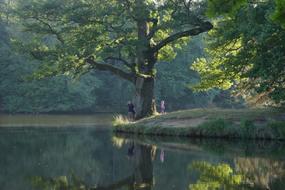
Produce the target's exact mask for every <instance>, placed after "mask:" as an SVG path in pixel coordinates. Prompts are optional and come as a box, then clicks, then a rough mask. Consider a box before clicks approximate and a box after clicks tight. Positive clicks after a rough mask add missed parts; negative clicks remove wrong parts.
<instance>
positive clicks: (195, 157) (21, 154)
mask: <svg viewBox="0 0 285 190" xmlns="http://www.w3.org/2000/svg"><path fill="white" fill-rule="evenodd" d="M0 148H1V154H0V167H1V170H0V185H1V189H3V190H6V189H7V190H8V189H9V190H14V189H15V190H16V189H21V190H26V189H39V190H49V189H52V190H92V189H93V190H107V189H119V190H123V189H126V190H127V189H128V190H129V189H130V190H135V189H144V190H151V189H152V190H170V189H173V190H174V189H181V190H183V189H191V190H214V189H215V190H216V189H217V190H218V189H225V190H235V189H248V190H249V189H260V190H261V189H264V190H265V189H272V190H283V189H284V188H283V187H284V185H285V157H284V155H285V154H284V153H285V145H284V144H283V143H281V142H279V143H273V142H271V141H223V140H214V139H212V140H202V139H195V140H191V139H177V138H154V137H152V138H150V137H143V136H139V137H135V136H126V135H125V136H122V135H116V134H111V133H110V131H105V130H98V129H96V128H91V127H86V128H84V127H79V128H60V129H55V128H44V129H43V128H41V129H36V128H30V129H24V128H23V129H17V130H16V131H15V129H9V128H5V129H0Z"/></svg>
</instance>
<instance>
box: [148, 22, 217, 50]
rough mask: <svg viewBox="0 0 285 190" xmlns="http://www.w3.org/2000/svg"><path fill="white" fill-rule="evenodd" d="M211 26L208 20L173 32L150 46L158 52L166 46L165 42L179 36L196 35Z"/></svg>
mask: <svg viewBox="0 0 285 190" xmlns="http://www.w3.org/2000/svg"><path fill="white" fill-rule="evenodd" d="M212 28H213V25H212V24H211V23H210V22H204V23H202V24H201V25H200V26H197V27H195V28H192V29H190V30H186V31H182V32H178V33H175V34H173V35H171V36H169V37H167V38H165V39H163V40H162V41H160V42H159V43H158V44H157V45H156V46H154V47H153V48H152V52H158V51H159V50H160V49H161V48H163V47H164V46H166V45H167V44H169V43H171V42H174V41H176V40H178V39H180V38H183V37H188V36H196V35H198V34H200V33H203V32H207V31H209V30H211V29H212Z"/></svg>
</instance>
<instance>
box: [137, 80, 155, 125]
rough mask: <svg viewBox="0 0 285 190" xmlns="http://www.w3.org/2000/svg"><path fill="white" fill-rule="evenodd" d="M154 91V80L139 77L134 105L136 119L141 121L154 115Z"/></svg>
mask: <svg viewBox="0 0 285 190" xmlns="http://www.w3.org/2000/svg"><path fill="white" fill-rule="evenodd" d="M153 90H154V78H152V77H151V78H141V77H138V78H137V79H136V83H135V97H134V104H135V109H136V117H135V118H136V119H141V118H143V117H146V116H150V115H152V114H153V113H154V112H155V110H154V107H155V106H152V103H153V102H152V101H153V97H154V94H153Z"/></svg>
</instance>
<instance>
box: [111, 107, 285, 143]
mask: <svg viewBox="0 0 285 190" xmlns="http://www.w3.org/2000/svg"><path fill="white" fill-rule="evenodd" d="M199 117H203V118H206V119H205V122H203V123H202V124H200V125H198V126H195V127H193V126H167V125H166V126H165V125H164V123H163V122H167V121H168V120H171V121H179V120H183V119H189V120H191V118H199ZM279 117H280V112H278V110H277V111H276V110H218V109H214V110H204V111H203V109H199V110H186V111H180V112H173V113H169V114H165V115H161V116H154V117H151V118H146V119H143V120H140V121H137V122H133V123H129V124H123V125H116V126H115V127H114V130H115V131H116V132H124V133H133V134H144V135H156V136H187V137H211V138H243V139H276V140H285V121H284V120H278V118H279ZM282 117H284V115H282Z"/></svg>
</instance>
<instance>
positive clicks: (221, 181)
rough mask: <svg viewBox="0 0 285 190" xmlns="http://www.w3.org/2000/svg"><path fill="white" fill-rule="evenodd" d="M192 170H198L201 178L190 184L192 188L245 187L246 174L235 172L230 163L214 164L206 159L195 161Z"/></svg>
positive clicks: (220, 189) (228, 189) (230, 189)
mask: <svg viewBox="0 0 285 190" xmlns="http://www.w3.org/2000/svg"><path fill="white" fill-rule="evenodd" d="M189 169H190V170H194V171H198V173H199V179H198V180H197V182H196V183H195V184H190V185H189V188H190V189H191V190H238V189H245V188H246V185H245V184H244V183H243V182H244V181H243V179H244V176H243V175H241V174H238V173H235V172H234V170H233V169H232V168H231V167H230V166H229V165H228V164H218V165H212V164H210V163H208V162H205V161H198V162H193V163H192V164H191V165H190V166H189Z"/></svg>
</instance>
